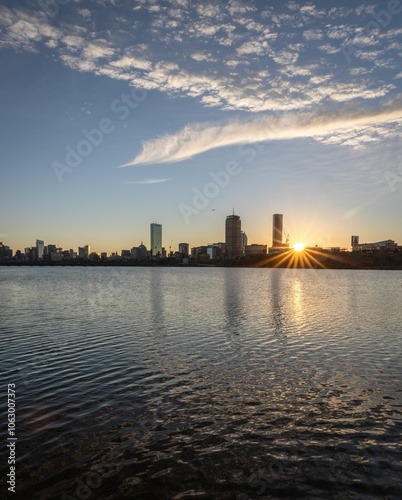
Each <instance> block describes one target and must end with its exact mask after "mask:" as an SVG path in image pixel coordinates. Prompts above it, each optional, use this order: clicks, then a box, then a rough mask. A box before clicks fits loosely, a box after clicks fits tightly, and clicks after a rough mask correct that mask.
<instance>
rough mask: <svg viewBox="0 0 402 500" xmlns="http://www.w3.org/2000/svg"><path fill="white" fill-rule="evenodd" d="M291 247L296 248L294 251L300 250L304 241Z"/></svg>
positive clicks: (302, 248)
mask: <svg viewBox="0 0 402 500" xmlns="http://www.w3.org/2000/svg"><path fill="white" fill-rule="evenodd" d="M293 248H294V249H295V250H296V252H301V251H302V250H304V243H300V242H299V243H295V244H294V246H293Z"/></svg>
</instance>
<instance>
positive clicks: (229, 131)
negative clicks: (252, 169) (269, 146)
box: [122, 99, 402, 167]
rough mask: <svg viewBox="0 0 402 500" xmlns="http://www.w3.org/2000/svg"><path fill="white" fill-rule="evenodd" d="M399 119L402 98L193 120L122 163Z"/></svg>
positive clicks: (176, 158) (157, 160)
mask: <svg viewBox="0 0 402 500" xmlns="http://www.w3.org/2000/svg"><path fill="white" fill-rule="evenodd" d="M401 119H402V99H399V100H398V101H396V102H393V103H392V104H389V105H387V106H386V107H384V108H382V109H381V110H379V111H372V110H360V111H345V110H341V111H338V112H326V113H325V112H323V113H319V114H313V113H298V114H295V113H286V114H283V115H282V116H281V117H273V116H265V117H256V118H253V119H250V120H247V121H239V120H237V121H232V122H229V123H226V124H223V125H222V124H220V125H211V124H207V125H206V124H194V125H191V126H190V125H189V126H186V127H185V128H184V129H182V130H181V131H179V132H177V133H176V134H172V135H170V134H169V135H165V136H162V137H160V138H158V139H153V140H150V141H147V142H145V143H143V148H142V151H141V153H140V154H138V155H137V156H136V157H135V158H134V159H133V160H132V161H130V162H128V163H127V164H125V165H122V166H123V167H128V166H132V165H140V164H150V163H153V164H155V163H169V162H177V161H182V160H185V159H188V158H191V157H193V156H195V155H198V154H200V153H203V152H205V151H208V150H211V149H215V148H219V147H224V146H233V145H236V144H248V143H253V142H260V141H272V140H284V139H294V138H302V137H313V138H314V137H322V136H323V135H325V134H333V133H335V132H337V131H340V132H342V131H345V130H347V129H355V128H361V127H367V126H370V125H381V124H385V123H387V122H394V121H398V120H401Z"/></svg>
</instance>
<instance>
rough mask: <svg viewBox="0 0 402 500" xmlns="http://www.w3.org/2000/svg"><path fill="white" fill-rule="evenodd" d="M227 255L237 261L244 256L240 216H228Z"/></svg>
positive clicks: (226, 232) (226, 233)
mask: <svg viewBox="0 0 402 500" xmlns="http://www.w3.org/2000/svg"><path fill="white" fill-rule="evenodd" d="M225 229H226V231H225V236H226V237H225V243H226V255H227V257H228V258H229V259H235V258H236V257H241V255H242V237H241V220H240V217H239V216H238V215H235V214H233V215H228V216H227V217H226V227H225Z"/></svg>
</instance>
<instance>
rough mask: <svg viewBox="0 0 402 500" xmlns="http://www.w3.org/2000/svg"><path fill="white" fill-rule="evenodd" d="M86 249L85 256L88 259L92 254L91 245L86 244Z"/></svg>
mask: <svg viewBox="0 0 402 500" xmlns="http://www.w3.org/2000/svg"><path fill="white" fill-rule="evenodd" d="M84 251H85V257H86V258H87V259H88V258H89V256H90V255H91V246H90V245H85V246H84Z"/></svg>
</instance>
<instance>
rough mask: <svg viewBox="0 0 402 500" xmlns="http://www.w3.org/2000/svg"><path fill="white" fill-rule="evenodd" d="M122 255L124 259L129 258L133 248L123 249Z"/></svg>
mask: <svg viewBox="0 0 402 500" xmlns="http://www.w3.org/2000/svg"><path fill="white" fill-rule="evenodd" d="M121 256H122V257H123V258H124V259H129V258H130V257H131V250H122V251H121Z"/></svg>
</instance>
